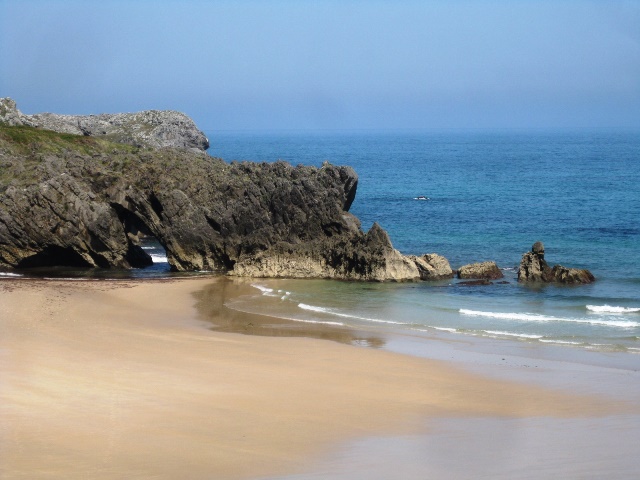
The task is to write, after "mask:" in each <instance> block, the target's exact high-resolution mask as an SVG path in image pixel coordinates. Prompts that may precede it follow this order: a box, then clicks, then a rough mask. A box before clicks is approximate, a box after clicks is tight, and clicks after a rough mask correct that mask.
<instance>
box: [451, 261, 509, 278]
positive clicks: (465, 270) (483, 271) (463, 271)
mask: <svg viewBox="0 0 640 480" xmlns="http://www.w3.org/2000/svg"><path fill="white" fill-rule="evenodd" d="M502 277H504V274H503V273H502V270H500V268H498V265H496V262H480V263H471V264H469V265H464V266H462V267H460V268H459V269H458V278H465V279H466V278H473V279H485V280H496V279H498V278H502Z"/></svg>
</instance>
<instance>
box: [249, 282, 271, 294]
mask: <svg viewBox="0 0 640 480" xmlns="http://www.w3.org/2000/svg"><path fill="white" fill-rule="evenodd" d="M251 286H252V287H253V288H257V289H258V290H260V291H261V292H262V293H273V288H267V287H263V286H262V285H258V284H257V283H252V284H251Z"/></svg>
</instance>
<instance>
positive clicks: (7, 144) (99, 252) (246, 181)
mask: <svg viewBox="0 0 640 480" xmlns="http://www.w3.org/2000/svg"><path fill="white" fill-rule="evenodd" d="M0 167H2V172H3V176H2V177H0V193H2V195H1V196H0V267H4V268H21V267H33V266H43V265H73V266H80V267H120V268H129V267H140V266H144V265H146V264H149V263H150V258H149V257H148V256H147V255H146V254H145V253H144V251H142V250H141V249H140V247H139V246H138V245H137V242H138V238H139V234H140V233H143V234H148V235H153V236H154V237H156V238H157V239H158V240H159V241H160V243H161V244H162V245H163V246H164V247H165V249H166V252H167V258H168V260H169V263H170V264H171V266H172V268H173V269H174V270H218V271H231V270H234V271H235V273H236V274H239V275H252V276H286V277H315V278H318V277H320V278H344V279H358V280H381V281H382V280H410V279H417V278H419V277H420V275H419V273H418V269H417V267H416V265H415V263H414V262H412V261H411V260H409V259H407V258H406V257H404V256H403V255H401V254H400V253H399V252H398V251H397V250H395V249H394V248H393V246H392V244H391V241H390V240H389V237H388V235H387V234H386V232H385V231H384V230H383V229H382V228H380V226H379V225H377V224H375V225H374V226H373V227H372V228H371V229H370V230H369V232H368V233H366V234H365V233H363V232H362V230H361V229H360V222H359V221H358V219H357V218H356V217H354V216H353V215H351V214H349V213H348V210H349V207H350V206H351V203H352V202H353V200H354V198H355V194H356V190H357V184H358V177H357V175H356V173H355V172H354V171H353V169H351V168H350V167H337V166H333V165H330V164H328V163H325V164H324V165H323V166H322V167H320V168H316V167H307V166H297V167H293V166H291V165H289V164H287V163H284V162H276V163H272V164H267V163H261V164H257V163H249V162H242V163H231V164H228V163H225V162H224V161H222V160H220V159H215V158H212V157H210V156H208V155H206V154H204V153H194V152H191V151H187V150H184V149H182V150H176V149H162V150H138V149H135V148H132V147H130V146H126V145H119V144H114V143H108V142H105V141H103V140H99V139H95V138H93V137H86V136H77V137H75V136H69V135H66V136H65V135H58V134H55V133H53V132H48V131H44V130H40V129H34V128H28V127H24V126H18V127H0Z"/></svg>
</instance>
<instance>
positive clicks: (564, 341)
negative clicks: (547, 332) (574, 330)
mask: <svg viewBox="0 0 640 480" xmlns="http://www.w3.org/2000/svg"><path fill="white" fill-rule="evenodd" d="M540 341H541V342H543V343H557V344H560V345H582V342H568V341H566V340H550V339H540Z"/></svg>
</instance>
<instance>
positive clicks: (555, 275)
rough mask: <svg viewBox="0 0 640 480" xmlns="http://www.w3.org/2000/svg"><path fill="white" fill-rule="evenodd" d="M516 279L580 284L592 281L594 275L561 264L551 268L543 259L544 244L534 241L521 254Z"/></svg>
mask: <svg viewBox="0 0 640 480" xmlns="http://www.w3.org/2000/svg"><path fill="white" fill-rule="evenodd" d="M518 281H519V282H545V283H566V284H580V283H591V282H594V281H595V277H594V276H593V274H592V273H591V272H590V271H589V270H582V269H577V268H567V267H563V266H561V265H555V266H554V267H553V268H551V267H550V266H549V265H548V264H547V262H546V261H545V259H544V245H543V244H542V242H536V243H534V244H533V247H531V251H530V252H527V253H525V254H524V255H523V256H522V260H521V261H520V266H519V267H518Z"/></svg>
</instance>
